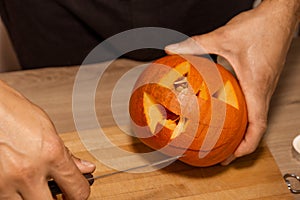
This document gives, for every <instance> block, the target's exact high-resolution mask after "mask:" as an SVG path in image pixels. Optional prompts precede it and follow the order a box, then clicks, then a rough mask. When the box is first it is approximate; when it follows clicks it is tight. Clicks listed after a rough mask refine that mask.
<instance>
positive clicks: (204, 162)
mask: <svg viewBox="0 0 300 200" xmlns="http://www.w3.org/2000/svg"><path fill="white" fill-rule="evenodd" d="M214 70H215V71H214ZM129 112H130V116H131V119H132V125H133V130H134V132H135V134H136V135H137V137H139V138H140V140H141V141H142V142H143V143H145V144H146V145H148V146H150V147H151V148H153V149H156V150H161V151H162V152H163V153H165V154H168V155H177V154H178V153H181V154H184V156H183V157H181V158H180V160H182V161H183V162H186V163H188V164H190V165H194V166H210V165H214V164H216V163H219V162H221V161H223V160H224V159H226V158H227V157H228V156H229V155H230V154H232V153H233V152H234V150H235V149H236V147H237V146H238V145H239V143H240V142H241V140H242V138H243V135H244V132H245V130H246V126H247V110H246V104H245V100H244V96H243V94H242V91H241V89H240V87H239V84H238V83H237V81H236V79H235V78H234V77H233V76H232V75H231V74H230V72H228V71H227V70H225V69H224V68H223V67H222V66H220V65H218V64H215V63H213V62H211V61H210V60H208V59H207V58H202V57H195V56H179V55H173V56H166V57H163V58H161V59H159V60H157V61H155V62H154V63H152V64H151V65H150V66H149V67H147V69H145V71H144V72H143V73H142V74H141V75H140V77H139V78H138V80H137V82H136V84H135V87H134V89H133V93H132V95H131V98H130V106H129ZM201 154H202V156H201Z"/></svg>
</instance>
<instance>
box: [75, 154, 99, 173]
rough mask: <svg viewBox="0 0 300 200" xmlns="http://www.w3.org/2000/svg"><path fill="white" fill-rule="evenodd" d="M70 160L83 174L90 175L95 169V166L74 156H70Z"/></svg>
mask: <svg viewBox="0 0 300 200" xmlns="http://www.w3.org/2000/svg"><path fill="white" fill-rule="evenodd" d="M72 159H73V161H74V163H75V164H76V166H77V167H78V169H79V170H80V171H81V173H83V174H85V173H92V172H93V171H95V169H96V166H95V164H93V163H91V162H89V161H86V160H82V159H79V158H77V157H75V156H74V155H72Z"/></svg>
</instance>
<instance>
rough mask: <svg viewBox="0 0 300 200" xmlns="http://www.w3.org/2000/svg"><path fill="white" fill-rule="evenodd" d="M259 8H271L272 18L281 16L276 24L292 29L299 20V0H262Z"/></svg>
mask: <svg viewBox="0 0 300 200" xmlns="http://www.w3.org/2000/svg"><path fill="white" fill-rule="evenodd" d="M259 9H268V10H271V12H272V14H273V16H274V19H277V16H280V17H281V20H280V21H277V22H278V24H277V25H279V26H280V25H281V26H284V27H289V28H290V29H291V31H294V30H295V29H296V27H297V24H298V23H299V21H300V0H263V2H262V3H261V5H260V6H259Z"/></svg>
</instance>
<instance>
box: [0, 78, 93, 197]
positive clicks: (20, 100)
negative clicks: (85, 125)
mask: <svg viewBox="0 0 300 200" xmlns="http://www.w3.org/2000/svg"><path fill="white" fill-rule="evenodd" d="M0 119H1V120H0V180H1V181H0V199H13V200H17V199H32V200H40V199H49V200H50V199H51V200H52V199H53V198H52V196H51V193H50V191H49V188H48V185H47V181H48V180H49V178H53V179H54V180H55V181H56V182H57V184H58V185H59V187H60V188H61V190H62V191H63V192H64V194H65V197H66V199H78V200H82V199H87V198H88V196H89V193H90V190H89V188H90V187H89V184H88V182H87V180H86V179H85V178H84V177H83V176H82V173H88V172H92V171H94V170H95V165H93V164H91V163H89V162H86V161H81V160H79V159H78V158H75V157H73V156H72V154H71V153H70V152H69V151H68V150H67V149H66V148H65V146H64V144H63V142H62V140H61V139H60V138H59V136H58V135H57V133H56V130H55V128H54V126H53V124H52V122H51V121H50V119H49V118H48V116H47V115H46V114H45V113H44V112H43V111H42V110H41V109H40V108H38V107H37V106H36V105H34V104H32V103H31V102H29V101H28V100H27V99H26V98H24V97H23V96H22V95H21V94H19V93H18V92H16V91H15V90H13V89H12V88H10V87H9V86H7V85H6V84H5V83H3V82H1V81H0Z"/></svg>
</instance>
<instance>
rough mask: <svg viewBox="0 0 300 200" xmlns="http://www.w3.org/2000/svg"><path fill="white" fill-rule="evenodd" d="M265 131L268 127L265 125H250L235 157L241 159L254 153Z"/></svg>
mask: <svg viewBox="0 0 300 200" xmlns="http://www.w3.org/2000/svg"><path fill="white" fill-rule="evenodd" d="M265 130H266V125H265V124H264V123H262V124H260V123H255V124H253V123H249V126H248V128H247V132H246V134H245V138H244V139H243V140H242V142H241V144H240V145H239V147H238V148H237V149H236V151H235V152H234V155H235V156H236V157H241V156H244V155H247V154H250V153H253V152H254V151H255V149H256V148H257V147H258V145H259V143H260V141H261V138H262V136H263V134H264V132H265Z"/></svg>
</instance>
